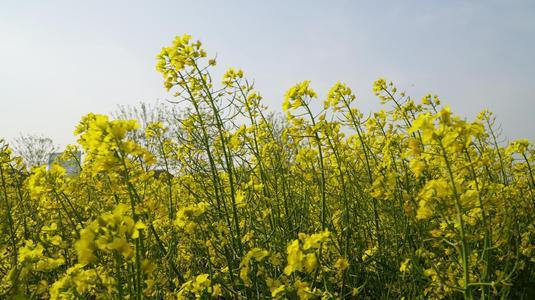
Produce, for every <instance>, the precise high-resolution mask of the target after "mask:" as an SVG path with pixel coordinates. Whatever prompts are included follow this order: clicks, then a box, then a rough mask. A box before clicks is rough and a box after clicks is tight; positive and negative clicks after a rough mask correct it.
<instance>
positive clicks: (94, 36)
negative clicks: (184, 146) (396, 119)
mask: <svg viewBox="0 0 535 300" xmlns="http://www.w3.org/2000/svg"><path fill="white" fill-rule="evenodd" d="M378 3H380V4H378ZM182 33H189V34H191V35H193V36H194V38H198V39H201V40H202V41H203V43H204V45H205V47H206V49H207V50H208V52H209V53H211V54H215V53H217V56H218V70H219V71H218V74H220V73H222V72H223V70H224V69H226V68H227V67H230V66H235V67H241V68H243V69H244V71H245V72H246V74H247V76H249V77H250V78H254V79H255V81H256V87H257V89H259V90H260V92H261V93H262V95H263V96H264V97H265V101H266V102H267V103H268V104H269V105H270V107H272V108H273V109H275V110H280V107H281V103H282V97H283V93H284V92H285V91H286V90H287V89H288V88H289V87H291V86H292V85H293V84H294V83H297V82H299V81H301V80H304V79H310V80H312V84H313V86H314V87H315V88H316V89H317V90H318V92H320V95H322V96H323V95H325V92H326V91H327V89H328V88H329V86H331V85H332V84H333V83H335V82H336V81H338V80H342V81H344V82H346V83H348V84H349V85H350V86H351V87H352V88H353V90H354V91H356V93H357V95H358V97H359V100H358V105H359V107H360V108H361V109H363V110H364V111H369V110H370V109H376V108H377V107H378V100H377V99H376V98H374V97H373V95H372V93H371V86H372V82H373V81H374V80H375V79H377V78H378V77H381V76H384V77H386V78H387V79H390V80H393V81H394V82H396V83H397V84H398V86H399V87H400V89H404V90H406V91H407V92H408V93H409V94H410V95H411V96H412V97H413V98H415V99H420V98H421V96H422V95H424V94H426V93H429V92H430V93H434V94H438V95H439V96H441V98H442V99H443V102H445V103H448V104H449V105H450V106H451V108H452V110H453V111H454V112H457V113H459V114H461V115H464V116H466V117H469V118H472V117H474V116H475V115H476V114H477V112H479V111H480V110H482V109H484V108H488V109H490V110H492V111H494V112H495V113H496V115H497V116H498V118H499V121H500V122H501V124H502V126H503V129H504V134H505V135H507V136H509V137H510V138H523V137H527V138H530V139H531V140H535V118H534V114H535V91H534V88H535V1H505V0H504V1H483V0H482V1H438V0H437V1H431V0H428V1H391V2H390V1H366V2H364V1H262V2H261V1H251V0H248V1H72V0H69V1H30V0H25V1H18V0H17V1H9V0H0V137H5V138H8V139H12V138H13V137H15V136H17V135H18V134H19V133H20V132H24V133H41V134H44V135H46V136H49V137H51V138H53V139H54V140H55V141H56V142H57V143H59V144H65V143H68V142H73V141H74V140H75V139H74V138H73V136H72V131H73V129H74V126H75V125H76V124H77V122H78V121H79V120H80V117H81V116H82V115H83V114H85V113H87V112H98V113H108V112H110V111H113V110H115V108H116V106H117V105H118V104H136V103H139V102H140V101H146V102H153V101H156V99H165V98H169V97H170V95H168V94H167V93H166V92H165V89H164V88H163V86H162V80H161V77H160V74H158V73H157V72H156V71H155V68H154V65H155V55H156V54H157V53H158V52H159V51H160V49H161V47H162V46H166V45H168V44H169V43H170V42H171V41H172V40H173V38H174V36H175V35H180V34H182Z"/></svg>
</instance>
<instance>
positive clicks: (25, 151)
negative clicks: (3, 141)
mask: <svg viewBox="0 0 535 300" xmlns="http://www.w3.org/2000/svg"><path fill="white" fill-rule="evenodd" d="M12 147H13V151H14V152H15V154H16V155H18V156H20V157H22V159H23V160H24V162H25V163H26V166H27V167H28V168H32V167H36V166H42V165H45V164H47V163H48V158H49V155H50V154H51V153H53V152H55V151H57V149H58V148H57V147H56V145H54V141H52V139H51V138H49V137H45V136H43V135H33V134H27V135H25V134H21V135H20V136H19V137H18V138H15V139H14V140H13V143H12Z"/></svg>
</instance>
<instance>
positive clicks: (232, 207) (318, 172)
mask: <svg viewBox="0 0 535 300" xmlns="http://www.w3.org/2000/svg"><path fill="white" fill-rule="evenodd" d="M215 65H216V62H215V59H208V58H207V53H206V51H205V50H204V49H203V47H202V44H201V43H200V42H198V41H197V42H194V41H193V40H192V38H191V37H190V36H188V35H184V36H180V37H177V38H176V39H175V40H174V42H173V43H172V45H171V46H169V47H165V48H163V49H162V52H161V53H160V54H159V55H158V63H157V70H158V71H159V72H160V73H162V75H163V78H164V85H165V87H166V88H167V89H168V90H171V91H173V92H174V93H175V96H176V97H177V99H176V100H177V101H176V102H177V103H181V104H182V105H185V107H184V108H183V110H182V111H181V113H180V114H176V113H173V112H174V111H164V112H163V113H162V116H161V117H160V118H158V120H151V121H147V120H146V119H140V120H127V119H122V118H117V119H112V118H110V117H108V116H104V115H97V114H88V115H86V116H84V117H83V118H82V120H81V121H80V124H79V125H78V126H77V127H76V130H75V134H76V135H77V136H78V143H77V145H72V146H69V147H68V148H67V150H66V151H65V152H64V154H63V157H62V158H63V159H64V160H72V161H74V162H75V163H76V164H78V167H79V170H80V172H77V173H71V172H67V171H66V170H65V169H64V168H63V167H62V166H61V165H60V164H56V163H54V164H52V165H50V166H41V167H35V168H33V169H32V170H31V171H30V172H27V170H26V167H25V165H24V162H23V161H22V160H21V159H20V158H19V157H17V156H16V155H15V154H14V153H13V152H12V151H11V150H10V148H9V146H8V145H7V144H6V143H4V142H1V143H0V206H1V210H0V211H1V216H0V221H1V226H2V231H1V233H0V239H1V244H0V272H1V279H0V298H2V299H5V298H16V297H20V298H44V299H47V298H50V299H144V298H147V299H177V298H178V299H195V298H202V299H209V298H220V299H221V298H223V299H242V298H247V299H258V298H275V299H339V298H351V299H353V298H366V299H383V298H402V297H405V298H410V299H412V298H419V299H437V298H466V299H473V298H484V299H489V298H524V299H529V298H534V297H535V289H534V288H533V282H535V174H534V171H533V167H534V164H535V148H534V147H533V145H532V144H531V143H530V142H529V141H528V140H519V141H514V142H511V143H509V144H508V145H506V144H502V143H500V142H499V140H500V139H499V136H498V134H497V133H496V130H495V126H494V117H493V115H492V114H491V113H490V112H488V111H483V112H482V113H481V114H480V115H479V116H478V117H477V118H476V119H475V120H473V121H467V120H466V119H463V118H460V117H459V116H456V115H455V114H453V113H452V112H451V110H450V109H449V107H447V106H441V104H440V100H439V99H438V97H436V96H432V95H426V96H424V97H423V98H422V100H421V101H414V100H412V99H411V98H410V97H408V96H406V95H405V93H403V92H399V91H398V90H397V88H396V87H395V86H394V85H393V83H391V82H388V81H387V80H385V79H379V80H377V81H376V82H375V83H374V84H373V91H374V93H375V95H376V96H377V97H378V98H379V100H380V101H381V103H383V109H382V110H380V111H378V112H376V113H373V114H371V115H365V114H364V113H362V112H361V111H359V109H358V108H357V107H356V106H355V101H356V100H357V97H356V96H355V94H354V93H353V91H352V90H351V89H350V88H349V87H348V86H346V85H345V84H343V83H341V82H338V83H336V84H335V85H334V86H333V87H332V89H330V91H329V92H328V94H327V96H326V97H325V100H323V101H322V102H323V105H318V104H315V103H314V102H316V101H317V102H318V103H319V104H321V102H320V100H318V98H320V96H318V94H317V93H316V92H315V91H314V90H313V89H312V84H311V82H310V81H303V82H301V83H299V84H297V85H296V86H294V87H292V88H290V89H289V90H288V92H287V93H286V95H285V98H284V102H283V104H282V106H283V110H284V111H285V115H284V116H283V117H280V118H278V117H276V116H275V115H273V114H271V113H270V112H269V111H268V109H267V108H266V106H265V105H264V104H263V103H262V97H261V96H260V94H259V92H258V91H256V90H255V89H254V86H253V84H252V83H251V81H249V80H248V79H247V78H246V76H245V75H244V72H243V71H242V70H237V69H230V70H229V71H227V72H226V73H225V75H224V76H223V79H222V83H221V84H218V83H217V82H214V81H213V77H212V76H211V75H210V70H211V69H212V68H213V67H214V66H215ZM318 109H319V111H318ZM79 150H80V151H83V160H81V161H80V160H79V159H78V156H76V153H77V152H78V151H79Z"/></svg>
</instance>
